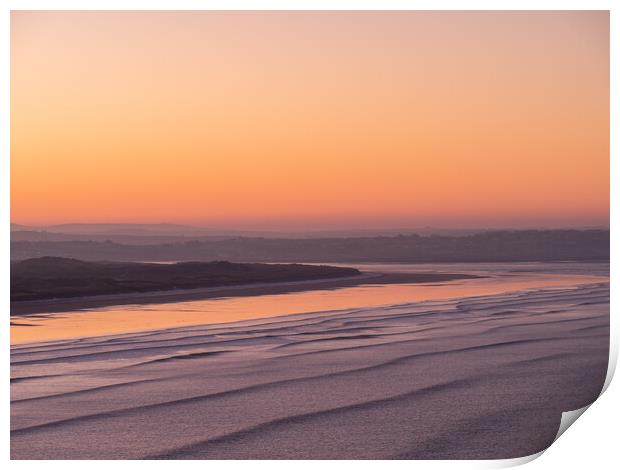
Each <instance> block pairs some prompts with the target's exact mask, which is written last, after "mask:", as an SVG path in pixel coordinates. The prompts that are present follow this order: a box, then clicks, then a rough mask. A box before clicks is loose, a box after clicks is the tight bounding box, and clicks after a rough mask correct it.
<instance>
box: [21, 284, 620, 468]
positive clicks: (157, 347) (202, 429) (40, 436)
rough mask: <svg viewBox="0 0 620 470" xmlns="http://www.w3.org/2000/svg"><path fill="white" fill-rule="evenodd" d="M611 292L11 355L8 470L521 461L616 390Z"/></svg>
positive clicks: (330, 317)
mask: <svg viewBox="0 0 620 470" xmlns="http://www.w3.org/2000/svg"><path fill="white" fill-rule="evenodd" d="M608 325H609V284H608V283H598V284H588V285H581V286H576V287H569V288H567V287H562V288H544V289H538V290H529V291H520V292H513V293H507V294H500V295H490V296H479V297H469V298H460V299H452V300H436V301H427V302H418V303H411V304H405V305H393V306H386V307H374V308H359V309H348V310H339V311H324V312H314V313H309V314H299V315H290V316H283V317H277V318H263V319H258V320H246V321H242V322H236V323H228V324H221V325H204V326H192V327H183V328H177V329H168V330H161V331H150V332H142V333H133V334H123V335H117V336H107V337H96V338H85V339H80V340H67V341H56V342H48V343H37V344H25V345H19V346H14V347H13V348H12V350H11V361H12V376H11V377H12V378H11V399H12V402H11V413H12V419H11V429H12V431H11V453H12V458H15V459H20V458H30V459H41V458H63V459H67V458H70V459H89V458H112V459H118V458H191V459H195V458H222V459H227V458H275V459H279V458H426V459H429V458H430V459H433V458H477V459H487V458H511V457H519V456H524V455H529V454H532V453H535V452H538V451H540V450H542V449H543V448H545V447H547V446H548V445H549V444H550V443H551V442H552V440H553V438H554V436H555V434H556V432H557V430H558V426H559V422H560V414H561V412H562V411H566V410H570V409H576V408H580V407H582V406H584V405H586V404H588V403H590V402H592V401H593V400H594V399H595V398H596V396H597V395H598V393H599V391H600V390H601V387H602V385H603V382H604V378H605V374H606V370H607V357H608V339H609V331H608Z"/></svg>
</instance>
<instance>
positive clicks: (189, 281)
mask: <svg viewBox="0 0 620 470" xmlns="http://www.w3.org/2000/svg"><path fill="white" fill-rule="evenodd" d="M358 274H360V272H359V271H358V270H357V269H353V268H341V267H334V266H308V265H301V264H257V263H252V264H247V263H246V264H240V263H229V262H226V261H216V262H211V263H200V262H188V263H175V264H146V263H93V262H86V261H80V260H76V259H67V258H59V257H43V258H36V259H29V260H25V261H19V262H12V263H11V301H12V302H15V301H23V300H43V299H52V298H69V297H82V296H92V295H102V294H123V293H134V292H152V291H160V290H169V289H192V288H199V287H215V286H231V285H245V284H252V283H257V282H261V283H263V282H289V281H302V280H316V279H331V278H338V277H347V276H355V275H358Z"/></svg>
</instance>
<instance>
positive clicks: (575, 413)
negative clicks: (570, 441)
mask: <svg viewBox="0 0 620 470" xmlns="http://www.w3.org/2000/svg"><path fill="white" fill-rule="evenodd" d="M588 408H590V405H587V406H584V407H583V408H579V409H578V410H572V411H565V412H564V413H562V419H561V420H560V428H559V429H558V433H557V434H556V435H555V439H553V442H555V441H557V440H558V439H559V437H560V436H561V435H562V434H564V431H566V430H567V429H568V428H569V427H570V426H571V425H572V424H573V423H574V422H575V421H577V418H579V417H580V416H581V415H582V414H583V413H584V412H585V411H586V410H587V409H588Z"/></svg>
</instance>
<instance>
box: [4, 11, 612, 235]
mask: <svg viewBox="0 0 620 470" xmlns="http://www.w3.org/2000/svg"><path fill="white" fill-rule="evenodd" d="M11 47H12V58H11V77H12V80H11V86H12V90H11V218H12V221H13V222H16V223H22V224H51V223H66V222H140V223H142V222H181V223H194V224H201V225H210V226H221V227H228V228H279V229H280V228H299V227H303V228H318V229H320V228H353V227H357V228H360V227H368V228H371V227H372V228H377V227H416V226H418V227H419V226H423V225H434V226H449V227H475V226H484V227H495V226H508V227H530V226H583V225H601V224H602V225H607V224H608V221H609V17H608V14H607V13H606V12H14V13H13V14H12V46H11Z"/></svg>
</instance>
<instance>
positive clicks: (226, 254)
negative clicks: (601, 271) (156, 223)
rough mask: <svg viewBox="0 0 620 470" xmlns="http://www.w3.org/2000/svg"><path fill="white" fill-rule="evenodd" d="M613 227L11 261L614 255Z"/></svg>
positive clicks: (26, 246)
mask: <svg viewBox="0 0 620 470" xmlns="http://www.w3.org/2000/svg"><path fill="white" fill-rule="evenodd" d="M609 243H610V238H609V230H526V231H489V232H483V233H476V234H473V235H466V236H446V235H429V236H421V235H400V236H379V237H356V238H353V237H349V238H337V237H333V238H258V237H218V238H203V239H198V240H185V241H179V240H176V241H169V242H165V243H161V242H159V243H149V244H143V245H141V244H129V243H117V242H112V241H84V240H81V241H23V240H22V241H17V240H12V241H11V259H13V260H20V259H26V258H34V257H40V256H60V257H68V258H76V259H81V260H91V261H102V260H107V261H213V260H218V259H226V260H229V261H238V262H285V261H298V262H327V263H329V262H364V261H375V262H399V261H400V262H494V261H570V260H593V261H608V260H609Z"/></svg>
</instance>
